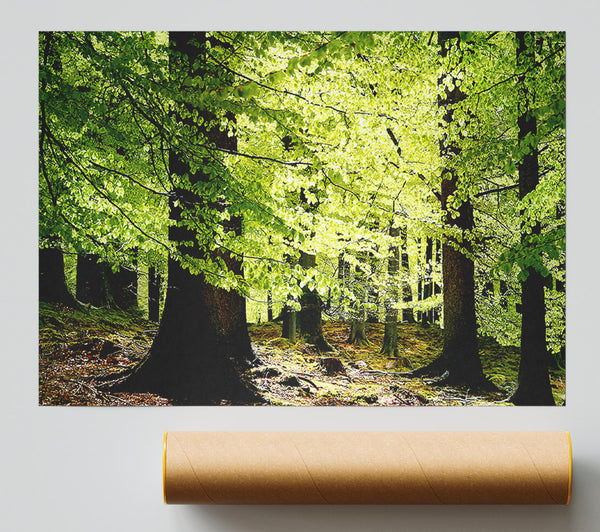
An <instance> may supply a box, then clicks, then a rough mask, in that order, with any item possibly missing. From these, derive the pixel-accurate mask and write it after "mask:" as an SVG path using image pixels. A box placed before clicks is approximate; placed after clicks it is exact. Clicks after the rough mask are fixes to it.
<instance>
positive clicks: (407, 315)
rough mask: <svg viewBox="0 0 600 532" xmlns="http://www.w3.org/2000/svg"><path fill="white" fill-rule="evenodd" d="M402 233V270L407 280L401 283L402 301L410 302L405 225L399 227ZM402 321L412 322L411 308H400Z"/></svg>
mask: <svg viewBox="0 0 600 532" xmlns="http://www.w3.org/2000/svg"><path fill="white" fill-rule="evenodd" d="M401 235H402V255H401V258H402V270H403V271H404V272H405V277H406V279H407V281H406V282H405V283H403V284H402V302H403V303H410V302H411V301H412V300H413V298H412V290H411V288H410V263H409V261H408V235H407V230H406V227H404V228H402V229H401ZM402 321H403V322H406V323H414V322H415V316H414V314H413V309H412V308H403V309H402Z"/></svg>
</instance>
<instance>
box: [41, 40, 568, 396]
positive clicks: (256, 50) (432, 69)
mask: <svg viewBox="0 0 600 532" xmlns="http://www.w3.org/2000/svg"><path fill="white" fill-rule="evenodd" d="M38 36H39V69H38V72H39V79H38V87H39V113H38V114H39V122H38V124H39V129H38V142H39V146H38V154H39V213H38V222H39V235H38V236H39V239H38V248H39V395H38V396H39V404H40V405H73V406H75V405H79V406H168V405H172V406H177V405H253V406H269V405H275V406H479V405H481V406H491V405H496V406H527V405H548V406H553V405H556V406H560V405H564V404H565V403H566V387H565V382H566V377H565V375H566V374H565V367H566V346H565V344H566V334H565V320H566V288H565V285H566V59H565V58H566V35H565V33H564V32H560V31H519V32H510V31H477V32H458V31H456V32H443V31H398V32H349V31H346V32H344V31H336V32H330V31H310V32H308V31H288V32H276V31H266V32H265V31H262V32H236V31H200V32H166V31H165V32H160V31H156V32H151V31H144V32H139V31H137V32H136V31H118V32H79V31H64V32H58V31H52V32H40V33H39V35H38Z"/></svg>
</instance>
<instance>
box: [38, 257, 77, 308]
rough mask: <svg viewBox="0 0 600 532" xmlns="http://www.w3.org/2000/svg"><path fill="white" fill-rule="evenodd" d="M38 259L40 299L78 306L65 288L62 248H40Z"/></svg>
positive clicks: (46, 301)
mask: <svg viewBox="0 0 600 532" xmlns="http://www.w3.org/2000/svg"><path fill="white" fill-rule="evenodd" d="M39 261H40V264H39V297H40V301H44V302H45V303H61V304H63V305H67V306H68V307H74V308H78V307H79V303H78V302H77V301H76V300H75V298H74V297H73V294H71V292H69V289H68V288H67V281H66V278H65V261H64V257H63V252H62V249H60V248H58V247H53V248H43V249H40V250H39Z"/></svg>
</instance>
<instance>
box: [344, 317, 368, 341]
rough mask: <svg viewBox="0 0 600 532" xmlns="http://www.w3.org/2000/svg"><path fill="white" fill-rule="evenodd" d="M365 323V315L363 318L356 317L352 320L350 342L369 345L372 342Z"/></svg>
mask: <svg viewBox="0 0 600 532" xmlns="http://www.w3.org/2000/svg"><path fill="white" fill-rule="evenodd" d="M365 314H366V313H365ZM365 323H366V320H365V316H363V317H362V319H361V318H354V319H352V320H351V321H350V335H349V336H348V343H349V344H356V345H369V344H370V343H371V342H369V340H368V339H367V333H366V331H365Z"/></svg>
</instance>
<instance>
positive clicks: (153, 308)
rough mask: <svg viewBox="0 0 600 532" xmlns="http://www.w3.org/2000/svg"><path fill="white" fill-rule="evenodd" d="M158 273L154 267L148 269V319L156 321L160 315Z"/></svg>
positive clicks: (159, 280)
mask: <svg viewBox="0 0 600 532" xmlns="http://www.w3.org/2000/svg"><path fill="white" fill-rule="evenodd" d="M160 286H161V278H160V272H159V271H158V270H157V269H156V266H150V267H149V268H148V319H149V320H150V321H158V320H159V315H160Z"/></svg>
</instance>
